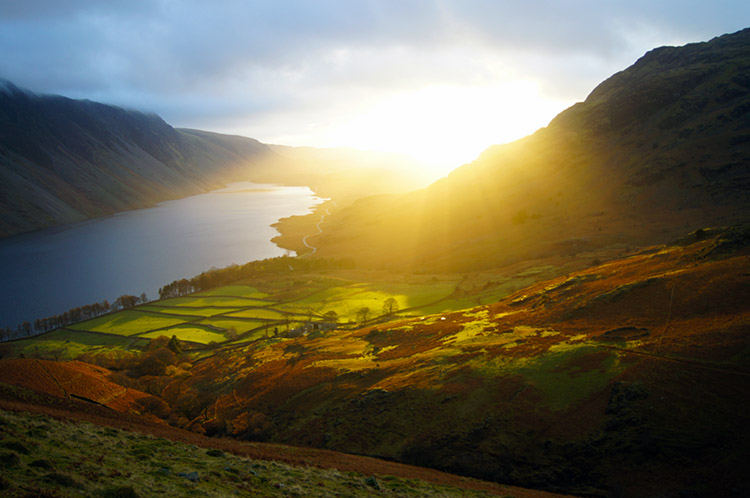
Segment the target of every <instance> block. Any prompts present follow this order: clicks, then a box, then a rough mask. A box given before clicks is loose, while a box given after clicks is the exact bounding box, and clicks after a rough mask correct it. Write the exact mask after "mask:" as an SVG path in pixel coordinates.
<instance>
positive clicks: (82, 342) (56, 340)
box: [14, 329, 148, 360]
mask: <svg viewBox="0 0 750 498" xmlns="http://www.w3.org/2000/svg"><path fill="white" fill-rule="evenodd" d="M147 344H148V339H142V338H137V337H135V338H133V337H124V336H118V335H108V334H96V333H90V332H84V331H77V330H64V329H63V330H55V331H52V332H49V333H47V334H43V335H41V336H39V337H35V338H31V339H25V340H23V341H18V342H16V343H15V344H14V348H15V351H16V352H17V353H20V354H23V355H24V356H45V357H54V358H57V359H59V360H72V359H75V358H77V357H79V356H80V355H82V354H85V353H99V352H103V351H112V350H119V351H125V350H128V349H131V348H140V347H143V346H145V345H147Z"/></svg>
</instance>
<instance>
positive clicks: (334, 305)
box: [281, 282, 455, 321]
mask: <svg viewBox="0 0 750 498" xmlns="http://www.w3.org/2000/svg"><path fill="white" fill-rule="evenodd" d="M454 288H455V284H454V283H452V282H450V283H444V282H440V283H420V284H380V283H366V282H362V283H355V284H350V285H342V286H336V287H331V288H328V289H325V290H323V291H321V292H318V293H315V294H313V295H311V296H308V297H306V298H304V299H300V300H298V301H294V302H291V303H287V304H284V305H282V306H281V309H284V310H287V311H295V312H300V313H304V312H305V310H306V309H307V308H312V309H313V310H315V312H316V313H318V314H323V313H325V312H328V311H335V312H336V314H337V315H338V317H339V320H342V321H349V320H352V321H354V320H356V319H357V312H358V311H359V310H360V309H361V308H365V307H367V308H370V310H371V314H372V316H378V315H380V314H382V312H383V302H384V301H385V300H386V299H388V298H391V297H392V298H394V299H395V300H396V302H397V303H398V308H399V310H407V309H409V308H415V307H420V306H426V305H428V304H430V303H433V302H435V301H437V300H440V299H443V298H445V297H446V296H448V295H449V294H450V293H451V292H453V289H454ZM420 313H421V311H420Z"/></svg>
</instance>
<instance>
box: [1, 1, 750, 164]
mask: <svg viewBox="0 0 750 498" xmlns="http://www.w3.org/2000/svg"><path fill="white" fill-rule="evenodd" d="M748 25H750V2H748V1H747V0H737V1H723V0H715V1H712V2H707V1H693V0H663V1H660V0H648V1H646V0H627V1H615V0H611V1H608V0H569V1H559V0H558V1H552V0H529V1H504V0H216V1H213V2H207V1H205V0H155V1H147V0H108V1H103V0H102V1H99V0H96V1H95V0H67V1H60V0H0V78H5V79H7V80H10V81H11V82H13V83H14V84H16V85H18V86H21V87H24V88H27V89H29V90H32V91H34V92H38V93H52V94H60V95H65V96H68V97H71V98H82V99H90V100H95V101H99V102H104V103H109V104H115V105H120V106H123V107H128V108H134V109H139V110H144V111H149V112H155V113H157V114H159V115H160V116H162V117H163V118H164V119H165V120H166V121H167V122H168V123H170V124H171V125H173V126H176V127H185V128H197V129H203V130H209V131H216V132H220V133H231V134H239V135H244V136H249V137H252V138H256V139H258V140H260V141H262V142H266V143H275V144H285V145H310V146H317V147H332V146H349V147H356V148H360V149H364V150H379V151H387V152H397V153H405V154H410V155H413V156H415V157H416V158H417V159H419V160H420V161H422V162H423V164H424V165H426V167H428V168H429V171H430V172H431V173H434V174H435V175H436V176H441V175H443V174H445V173H446V172H448V171H449V170H450V169H453V168H455V167H457V166H459V165H461V164H463V163H466V162H469V161H471V160H473V159H474V158H475V157H476V156H477V155H479V154H480V153H481V151H482V150H484V149H485V148H487V147H488V146H489V145H491V144H497V143H504V142H508V141H512V140H515V139H518V138H521V137H523V136H525V135H528V134H530V133H532V132H534V131H535V130H536V129H538V128H540V127H543V126H546V125H547V124H548V123H549V121H550V120H551V119H552V118H553V117H554V116H555V115H556V114H558V113H559V112H561V111H562V110H564V109H566V108H567V107H569V106H570V105H572V104H574V103H575V102H578V101H582V100H584V99H585V98H586V96H587V95H588V94H589V93H590V92H591V90H593V89H594V87H595V86H596V85H597V84H598V83H600V82H601V81H603V80H604V79H606V78H607V77H609V76H611V75H612V74H614V73H615V72H617V71H620V70H622V69H625V68H626V67H627V66H629V65H631V64H632V63H634V62H635V61H636V60H637V59H638V58H639V57H640V56H642V55H643V54H644V53H645V52H646V51H648V50H650V49H652V48H655V47H658V46H663V45H683V44H686V43H690V42H696V41H706V40H709V39H711V38H713V37H715V36H718V35H721V34H724V33H731V32H735V31H738V30H740V29H743V28H745V27H748Z"/></svg>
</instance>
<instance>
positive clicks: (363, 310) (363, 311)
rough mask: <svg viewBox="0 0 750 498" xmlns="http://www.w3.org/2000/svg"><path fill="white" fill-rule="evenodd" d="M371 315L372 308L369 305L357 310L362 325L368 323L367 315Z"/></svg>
mask: <svg viewBox="0 0 750 498" xmlns="http://www.w3.org/2000/svg"><path fill="white" fill-rule="evenodd" d="M369 315H370V308H368V307H367V306H364V307H362V308H360V309H359V310H357V319H358V320H359V323H361V324H362V325H365V324H366V323H367V317H368V316H369Z"/></svg>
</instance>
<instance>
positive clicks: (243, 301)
mask: <svg viewBox="0 0 750 498" xmlns="http://www.w3.org/2000/svg"><path fill="white" fill-rule="evenodd" d="M221 289H223V287H219V288H218V289H214V290H215V291H221ZM269 304H270V303H269V302H268V301H261V300H259V299H253V298H250V297H247V298H244V297H239V296H237V297H221V296H203V295H201V294H192V295H190V296H184V297H176V298H173V299H166V300H164V301H158V302H156V303H152V305H153V306H185V307H202V306H221V307H225V308H246V307H248V306H268V305H269Z"/></svg>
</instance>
